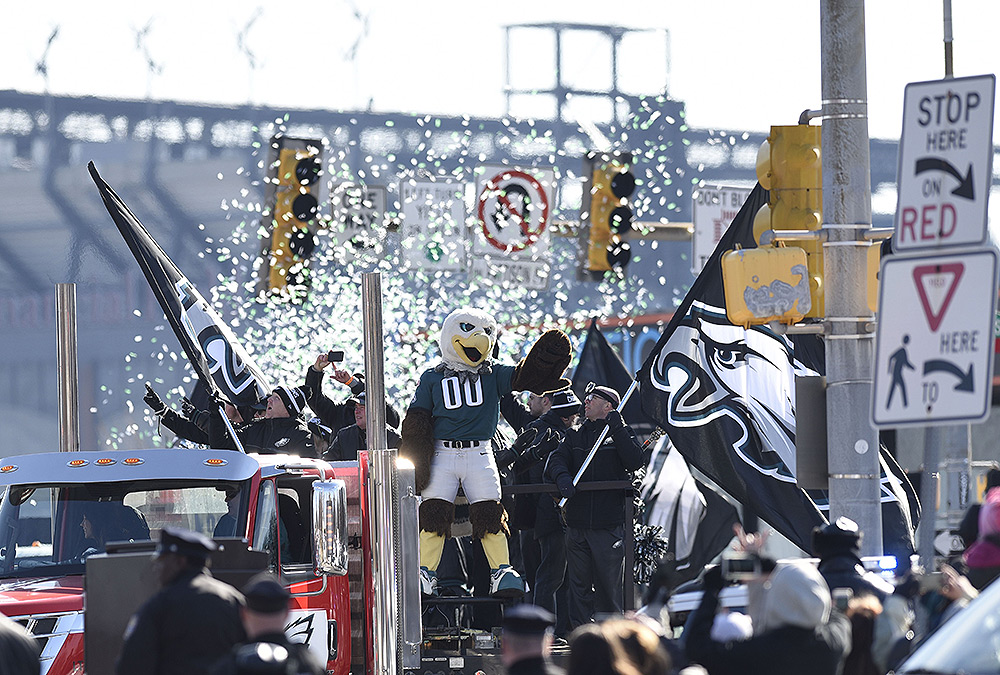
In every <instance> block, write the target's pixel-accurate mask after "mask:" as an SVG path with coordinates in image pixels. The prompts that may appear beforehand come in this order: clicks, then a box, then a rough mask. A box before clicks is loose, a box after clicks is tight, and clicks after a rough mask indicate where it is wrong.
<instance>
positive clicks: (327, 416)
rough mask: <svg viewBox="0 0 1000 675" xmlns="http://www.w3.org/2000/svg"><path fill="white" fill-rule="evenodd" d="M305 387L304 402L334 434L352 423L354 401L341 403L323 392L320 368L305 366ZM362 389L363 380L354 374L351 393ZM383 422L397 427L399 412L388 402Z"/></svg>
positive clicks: (363, 385) (355, 393) (356, 392)
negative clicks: (306, 393)
mask: <svg viewBox="0 0 1000 675" xmlns="http://www.w3.org/2000/svg"><path fill="white" fill-rule="evenodd" d="M306 387H307V389H306V391H307V392H309V398H307V399H306V403H308V404H309V407H310V408H312V411H313V412H314V413H316V417H318V418H319V419H320V421H322V422H323V424H325V425H326V426H328V427H330V428H331V429H333V433H334V434H336V433H337V432H338V431H340V430H341V429H343V428H344V427H348V426H350V425H352V424H354V401H352V400H350V399H348V400H347V401H345V402H343V403H335V402H334V400H333V399H332V398H330V397H329V396H327V395H326V394H324V393H323V371H322V370H316V369H315V368H313V367H312V366H309V367H308V368H306ZM364 390H365V381H364V380H363V379H362V378H361V377H360V376H355V377H354V381H353V382H351V393H352V394H354V395H355V396H357V395H358V394H360V393H361V392H363V391H364ZM385 423H386V424H387V425H389V426H390V427H392V428H393V429H398V428H399V413H398V412H397V411H396V409H395V408H393V407H392V406H391V405H389V404H388V403H386V404H385ZM390 447H391V446H390Z"/></svg>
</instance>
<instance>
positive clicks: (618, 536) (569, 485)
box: [545, 385, 645, 628]
mask: <svg viewBox="0 0 1000 675" xmlns="http://www.w3.org/2000/svg"><path fill="white" fill-rule="evenodd" d="M587 390H588V393H587V395H586V397H585V398H584V400H583V406H584V407H583V412H584V416H585V417H586V420H585V421H584V423H583V424H582V425H580V427H579V428H576V429H568V430H567V431H566V437H565V438H564V439H563V441H562V442H561V443H560V444H559V447H557V448H556V449H555V450H553V451H552V454H551V455H549V460H548V464H547V465H546V468H545V471H546V475H547V476H548V477H549V478H550V479H551V480H552V482H554V483H555V484H556V487H558V488H559V492H560V494H561V495H562V496H563V497H566V498H567V499H568V501H567V503H566V526H567V528H566V564H567V565H566V566H567V573H566V580H567V582H568V583H569V594H570V626H571V627H572V628H576V627H577V626H580V625H582V624H585V623H588V622H589V621H590V620H591V619H592V618H593V615H594V611H595V609H596V611H599V612H614V613H621V612H622V609H623V604H624V593H623V589H622V580H623V578H624V575H625V549H624V532H625V530H624V528H625V525H626V523H625V500H626V499H631V498H632V495H631V492H626V491H622V490H610V491H609V490H599V491H598V490H586V491H581V492H579V493H577V490H576V487H575V486H574V485H573V477H574V476H575V475H576V474H577V472H578V471H579V470H580V468H581V467H582V466H583V463H584V461H585V460H586V458H587V456H588V455H589V454H590V450H591V448H593V446H594V444H595V443H596V442H597V438H598V437H599V436H600V434H601V432H602V431H603V430H604V428H605V427H607V429H608V434H607V436H606V437H605V439H604V441H603V443H602V444H601V446H600V448H598V450H597V452H596V453H595V454H594V459H593V460H592V461H591V463H590V465H589V467H588V468H587V470H586V471H585V472H584V474H583V476H582V477H581V479H580V480H581V482H588V481H619V480H631V478H632V473H633V472H634V471H636V470H638V469H639V468H641V467H642V466H643V465H644V463H645V462H644V458H643V453H642V448H641V447H640V445H639V441H638V440H637V439H636V437H635V432H634V431H632V429H631V428H630V427H629V426H628V425H627V424H625V420H624V419H623V418H622V415H621V413H620V412H618V411H617V410H616V408H617V407H618V405H619V403H620V402H621V396H619V394H618V392H617V391H615V390H614V389H612V388H610V387H591V386H589V385H588V387H587ZM628 526H629V527H631V523H628ZM595 588H596V592H597V602H596V603H595V597H594V596H595V594H594V589H595Z"/></svg>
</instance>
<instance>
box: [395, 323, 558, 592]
mask: <svg viewBox="0 0 1000 675" xmlns="http://www.w3.org/2000/svg"><path fill="white" fill-rule="evenodd" d="M496 339H497V324H496V321H495V320H494V319H493V317H492V316H490V315H489V314H487V313H486V312H484V311H482V310H478V309H460V310H455V311H454V312H452V313H451V314H449V315H448V317H447V318H446V319H445V320H444V325H443V326H442V327H441V338H440V347H441V363H439V364H438V365H436V366H435V367H433V368H430V369H429V370H427V371H425V372H424V373H423V374H422V375H421V376H420V383H419V384H418V385H417V391H416V394H415V395H414V397H413V403H411V404H410V407H409V409H408V410H407V412H406V417H405V418H404V419H403V426H402V443H401V445H400V454H402V455H404V456H406V457H408V458H409V459H411V460H412V461H413V464H414V466H415V468H416V481H417V491H418V492H419V493H420V494H421V496H422V498H423V499H422V501H421V504H420V575H421V584H422V588H423V591H424V593H425V594H428V595H430V594H433V593H435V591H436V585H437V584H436V581H437V578H436V577H437V567H438V564H439V563H440V562H441V554H442V552H443V550H444V542H445V539H446V538H447V537H449V536H451V524H452V521H453V520H454V519H455V497H456V496H457V494H458V488H459V486H461V488H462V490H463V492H464V493H465V496H466V497H467V498H468V500H469V522H470V524H471V525H472V533H473V536H474V537H477V538H479V539H480V540H482V544H483V550H484V551H485V552H486V557H487V559H488V560H489V562H490V567H491V568H492V578H491V585H490V592H491V594H492V595H494V596H495V597H517V596H520V595H522V594H523V593H524V582H523V581H522V580H521V578H520V576H518V574H517V572H515V571H514V569H513V568H512V567H511V566H510V555H509V552H508V550H507V536H508V535H509V534H510V531H509V530H508V528H507V514H506V512H505V511H504V508H503V505H501V503H500V473H499V471H498V470H497V465H496V460H495V459H494V457H493V449H492V446H491V444H490V440H491V439H492V438H493V434H494V432H495V431H496V428H497V423H498V422H499V420H500V398H501V397H502V396H504V395H505V394H508V393H510V392H511V391H524V390H528V391H532V392H534V393H536V394H539V395H540V394H544V393H546V392H550V391H557V390H559V389H564V388H565V387H567V386H568V385H569V381H568V380H566V379H564V378H562V374H563V371H565V370H566V367H567V366H568V365H569V361H570V354H571V345H570V342H569V338H567V337H566V335H565V333H563V332H561V331H557V330H550V331H547V332H546V333H544V334H543V335H542V336H541V337H540V338H538V340H537V341H536V342H535V344H534V345H532V346H531V349H530V350H529V351H528V355H527V356H526V357H524V359H522V360H521V362H520V363H518V364H517V365H516V366H510V365H499V364H495V363H493V361H492V355H493V351H494V347H495V346H496Z"/></svg>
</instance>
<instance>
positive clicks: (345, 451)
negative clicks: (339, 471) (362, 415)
mask: <svg viewBox="0 0 1000 675" xmlns="http://www.w3.org/2000/svg"><path fill="white" fill-rule="evenodd" d="M385 437H386V441H387V443H386V445H388V446H389V447H390V448H398V447H399V434H397V433H396V432H395V431H393V430H392V429H386V430H385ZM367 443H368V434H367V433H365V431H364V430H362V429H361V427H359V426H358V425H357V424H352V425H351V426H349V427H344V428H343V429H341V430H340V432H339V433H338V434H337V437H336V438H335V439H333V443H331V444H330V447H329V449H328V450H327V451H326V453H325V454H324V455H323V459H325V460H326V461H328V462H353V461H355V460H356V459H357V458H358V452H360V451H361V450H365V449H366V448H367V447H368V445H367Z"/></svg>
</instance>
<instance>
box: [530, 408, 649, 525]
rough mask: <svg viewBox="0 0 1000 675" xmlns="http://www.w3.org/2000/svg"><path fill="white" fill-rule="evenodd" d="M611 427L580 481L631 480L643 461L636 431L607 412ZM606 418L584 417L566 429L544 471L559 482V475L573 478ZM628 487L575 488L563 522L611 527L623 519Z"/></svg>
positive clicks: (567, 504)
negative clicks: (578, 422)
mask: <svg viewBox="0 0 1000 675" xmlns="http://www.w3.org/2000/svg"><path fill="white" fill-rule="evenodd" d="M608 417H609V419H612V420H614V421H613V422H611V424H612V426H613V428H612V429H611V431H610V432H609V433H608V435H607V437H606V438H605V439H604V443H603V444H602V445H601V447H600V448H599V449H598V450H597V453H596V454H595V455H594V459H593V461H592V462H591V463H590V466H588V467H587V471H586V472H585V473H584V474H583V476H582V477H581V479H580V482H581V483H582V482H596V481H618V480H631V478H632V472H634V471H636V470H638V469H639V468H641V467H642V466H643V465H644V464H645V462H644V459H643V452H642V447H641V446H640V445H639V441H638V440H637V439H636V437H635V432H634V431H632V429H631V428H630V427H629V426H628V425H627V424H623V423H622V422H621V415H617V414H616V413H615V412H614V411H612V412H611V414H609V416H608ZM608 423H609V422H608V421H607V420H596V421H591V420H585V421H584V423H583V424H582V425H580V426H579V427H578V428H576V429H569V430H567V431H566V437H565V438H564V439H563V441H562V443H560V444H559V447H557V448H556V449H555V450H553V451H552V454H551V455H549V460H548V464H547V465H546V468H545V471H546V475H547V476H548V477H549V478H551V480H552V482H554V483H556V484H559V482H560V478H562V479H563V480H565V479H566V477H568V478H569V480H572V479H573V477H574V476H575V475H576V472H577V471H579V470H580V467H581V466H583V462H584V460H585V459H586V458H587V455H588V454H590V449H591V448H593V447H594V443H595V442H596V441H597V437H598V436H599V435H600V434H601V430H603V429H604V427H605V425H607V424H608ZM631 498H632V494H631V491H629V490H598V491H591V490H587V491H577V493H576V494H575V495H574V496H573V497H571V498H570V499H569V501H567V502H566V524H567V525H568V526H569V527H577V528H592V529H597V528H610V527H616V526H618V525H622V524H624V522H625V500H626V499H631Z"/></svg>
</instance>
